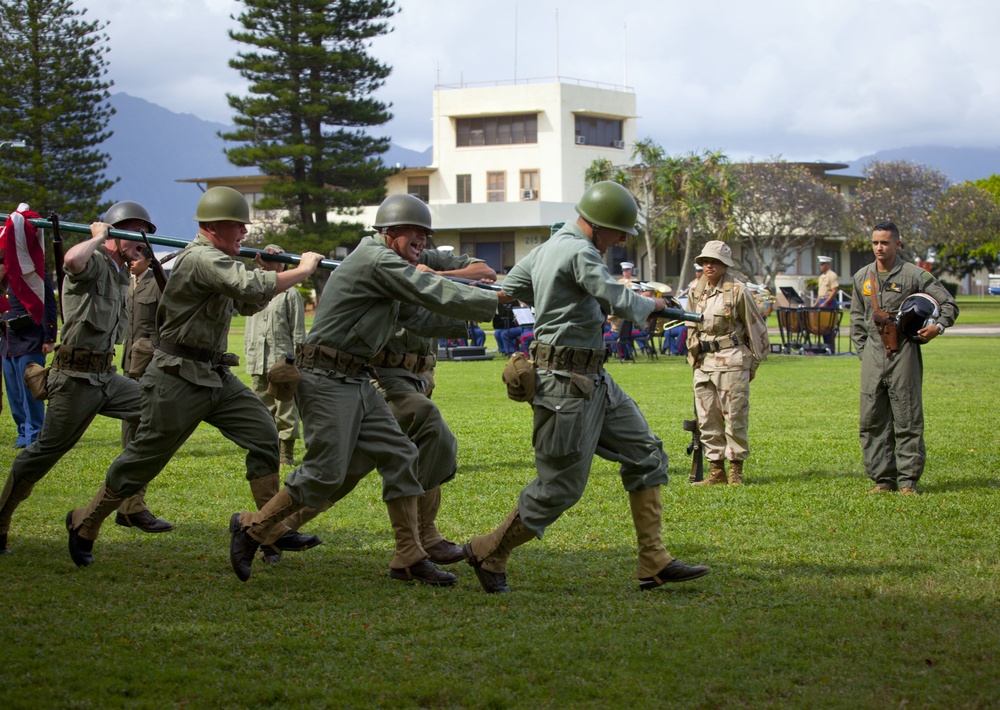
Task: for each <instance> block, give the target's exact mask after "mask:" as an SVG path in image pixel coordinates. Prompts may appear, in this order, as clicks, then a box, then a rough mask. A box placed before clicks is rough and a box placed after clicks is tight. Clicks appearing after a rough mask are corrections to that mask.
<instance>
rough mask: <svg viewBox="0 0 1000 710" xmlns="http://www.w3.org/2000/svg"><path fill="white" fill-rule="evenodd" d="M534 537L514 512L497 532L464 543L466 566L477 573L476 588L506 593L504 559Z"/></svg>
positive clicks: (519, 515) (517, 511)
mask: <svg viewBox="0 0 1000 710" xmlns="http://www.w3.org/2000/svg"><path fill="white" fill-rule="evenodd" d="M536 537H538V536H537V535H535V533H534V532H533V531H531V530H529V529H528V528H527V527H526V526H525V524H524V522H523V521H522V520H521V513H520V511H519V510H518V509H517V508H514V510H512V511H511V512H510V514H509V515H508V516H507V517H506V518H505V519H504V521H503V522H502V523H500V525H499V526H498V527H497V529H496V530H494V531H493V532H491V533H489V534H488V535H480V536H479V537H474V538H472V541H471V542H467V543H466V544H465V546H464V547H463V549H464V550H465V556H466V559H468V561H469V564H470V565H472V567H473V568H474V569H475V570H476V577H478V578H479V584H480V585H482V587H483V589H485V590H486V591H487V592H489V593H494V592H509V591H510V587H509V586H507V559H508V558H509V557H510V553H511V551H512V550H513V549H514V548H515V547H518V546H519V545H523V544H524V543H526V542H530V541H531V540H534V539H535V538H536Z"/></svg>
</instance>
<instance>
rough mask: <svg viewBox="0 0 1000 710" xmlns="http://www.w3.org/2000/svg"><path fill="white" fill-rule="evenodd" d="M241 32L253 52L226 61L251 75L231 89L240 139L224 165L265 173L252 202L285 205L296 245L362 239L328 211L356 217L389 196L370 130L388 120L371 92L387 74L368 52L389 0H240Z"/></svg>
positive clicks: (229, 136) (379, 141) (384, 27)
mask: <svg viewBox="0 0 1000 710" xmlns="http://www.w3.org/2000/svg"><path fill="white" fill-rule="evenodd" d="M243 4H244V5H245V10H244V12H243V13H242V14H241V15H240V16H239V18H238V19H239V21H240V24H241V25H242V27H243V29H242V30H241V31H231V32H230V36H231V37H232V38H233V39H235V40H237V41H238V42H241V43H243V44H246V45H249V46H250V48H251V49H249V50H247V51H244V52H239V53H238V54H237V55H236V58H235V59H232V60H231V61H230V62H229V64H230V66H231V67H233V68H234V69H237V70H238V71H239V72H240V74H241V75H242V76H243V77H244V78H246V79H247V80H249V82H250V88H249V93H250V95H249V96H245V97H243V96H233V95H229V96H227V98H228V99H229V105H230V106H231V107H232V108H233V109H234V110H235V111H236V114H237V115H236V116H235V117H234V121H235V123H236V129H235V130H233V131H231V132H229V133H225V134H223V136H222V137H223V138H225V139H226V140H228V141H236V142H239V143H241V145H239V146H237V147H234V148H230V149H228V150H227V151H226V155H227V156H228V157H229V160H230V162H232V163H233V164H235V165H240V166H256V167H258V168H259V169H260V170H261V172H262V173H264V174H266V175H271V176H273V177H274V178H275V179H274V180H271V181H270V182H269V183H268V184H267V186H266V187H265V188H264V197H263V198H262V200H261V201H260V202H258V207H260V208H262V209H285V210H288V222H289V234H288V236H289V238H290V240H291V241H292V242H294V248H295V249H296V250H297V251H300V252H301V251H303V250H307V249H308V250H314V251H323V252H329V251H330V250H331V249H332V248H333V247H334V246H335V245H336V244H341V243H353V242H356V241H357V240H358V238H359V234H358V231H359V225H357V224H353V225H351V224H347V225H345V224H336V223H334V224H331V223H330V222H329V221H328V219H327V214H328V213H329V212H334V213H338V214H357V210H358V208H360V207H362V206H364V205H372V204H378V203H379V202H380V201H381V200H382V198H383V197H384V195H385V179H386V177H387V176H388V175H389V174H390V172H391V171H390V170H389V169H387V168H385V167H384V166H383V165H382V162H381V160H380V159H379V156H380V155H381V154H382V153H384V152H385V151H386V150H388V148H389V139H388V138H385V137H375V136H372V135H370V133H369V130H370V129H371V128H372V127H375V126H380V125H382V124H384V123H385V122H387V121H388V120H389V119H390V118H391V114H390V113H389V112H388V105H387V104H384V103H382V102H380V101H377V100H375V99H374V98H372V94H373V92H374V91H375V90H376V89H378V88H379V87H380V86H382V84H383V83H384V81H385V78H386V77H387V76H388V75H389V72H390V68H389V67H388V66H385V65H383V64H381V63H379V62H378V61H377V60H376V59H374V58H373V57H372V56H371V55H370V54H369V53H368V49H369V47H370V45H371V40H372V38H374V37H377V36H379V35H382V34H385V33H386V32H389V31H391V30H390V29H389V26H388V20H389V18H391V17H392V16H393V15H395V13H396V9H395V3H394V2H392V1H391V0H243Z"/></svg>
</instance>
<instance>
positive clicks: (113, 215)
mask: <svg viewBox="0 0 1000 710" xmlns="http://www.w3.org/2000/svg"><path fill="white" fill-rule="evenodd" d="M130 219H138V220H140V221H142V222H145V223H146V231H147V232H148V233H149V234H152V233H153V232H155V231H156V225H155V224H153V220H152V219H150V218H149V212H148V211H147V210H146V208H145V207H143V206H142V205H140V204H139V203H138V202H132V200H123V201H122V202H116V203H114V204H113V205H111V209H109V210H108V211H107V212H106V213H105V215H104V221H105V222H106V223H107V224H110V225H111V226H112V227H117V226H118V225H119V224H121V223H122V222H127V221H128V220H130Z"/></svg>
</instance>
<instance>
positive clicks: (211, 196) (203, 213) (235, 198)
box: [194, 185, 250, 224]
mask: <svg viewBox="0 0 1000 710" xmlns="http://www.w3.org/2000/svg"><path fill="white" fill-rule="evenodd" d="M194 220H195V222H242V223H243V224H250V205H248V204H247V200H246V198H245V197H244V196H243V193H242V192H239V191H238V190H234V189H233V188H231V187H224V186H221V185H220V186H218V187H210V188H209V189H207V190H205V194H204V195H202V196H201V199H200V200H198V208H197V209H196V210H195V213H194Z"/></svg>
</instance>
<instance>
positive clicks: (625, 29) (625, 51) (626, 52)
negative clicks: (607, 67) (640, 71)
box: [622, 22, 628, 88]
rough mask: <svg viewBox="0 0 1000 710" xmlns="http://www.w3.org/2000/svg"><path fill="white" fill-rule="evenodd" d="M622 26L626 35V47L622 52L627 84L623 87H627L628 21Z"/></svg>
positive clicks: (626, 82)
mask: <svg viewBox="0 0 1000 710" xmlns="http://www.w3.org/2000/svg"><path fill="white" fill-rule="evenodd" d="M622 28H623V29H622V32H623V33H624V35H625V37H624V40H625V49H624V51H623V52H622V63H623V64H624V65H625V76H624V80H625V86H624V87H622V88H627V87H628V23H627V22H626V23H625V24H624V25H622Z"/></svg>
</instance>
